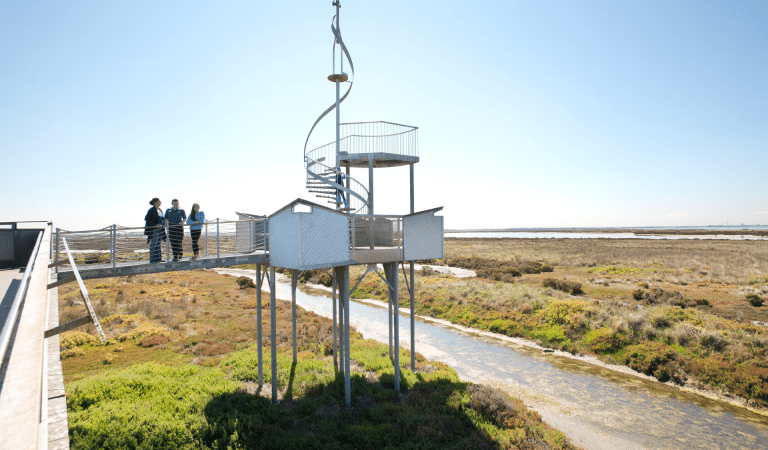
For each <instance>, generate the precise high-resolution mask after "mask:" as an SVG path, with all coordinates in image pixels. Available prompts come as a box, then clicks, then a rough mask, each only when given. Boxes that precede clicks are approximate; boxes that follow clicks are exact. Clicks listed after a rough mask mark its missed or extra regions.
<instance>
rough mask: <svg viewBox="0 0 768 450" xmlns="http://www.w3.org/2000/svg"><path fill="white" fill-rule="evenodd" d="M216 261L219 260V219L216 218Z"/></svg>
mask: <svg viewBox="0 0 768 450" xmlns="http://www.w3.org/2000/svg"><path fill="white" fill-rule="evenodd" d="M216 259H219V218H218V217H217V218H216Z"/></svg>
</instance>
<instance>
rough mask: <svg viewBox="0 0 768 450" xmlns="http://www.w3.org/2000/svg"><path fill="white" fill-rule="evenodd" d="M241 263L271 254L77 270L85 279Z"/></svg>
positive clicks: (65, 272) (65, 273) (64, 273)
mask: <svg viewBox="0 0 768 450" xmlns="http://www.w3.org/2000/svg"><path fill="white" fill-rule="evenodd" d="M241 264H269V254H267V253H257V254H250V255H236V256H222V257H220V258H216V256H207V257H206V256H204V257H200V258H199V259H195V260H191V259H189V258H187V259H182V260H181V261H177V262H159V263H155V264H150V263H148V262H147V261H136V262H123V263H117V264H116V265H115V267H114V268H113V267H112V265H111V264H92V265H89V264H84V265H80V264H78V265H77V271H78V272H80V276H81V277H82V278H83V279H84V280H89V279H93V278H110V277H124V276H128V275H145V274H150V273H163V272H176V271H179V270H195V269H214V268H217V267H231V266H239V265H241ZM71 276H72V270H71V269H70V268H69V267H67V266H65V267H62V268H61V269H59V273H58V279H59V280H63V279H66V278H69V277H71Z"/></svg>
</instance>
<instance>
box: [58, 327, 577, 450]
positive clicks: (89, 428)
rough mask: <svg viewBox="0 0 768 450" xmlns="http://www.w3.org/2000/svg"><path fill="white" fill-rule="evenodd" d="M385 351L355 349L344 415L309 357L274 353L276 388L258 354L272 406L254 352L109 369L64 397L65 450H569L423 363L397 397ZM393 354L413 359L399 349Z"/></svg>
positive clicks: (533, 418)
mask: <svg viewBox="0 0 768 450" xmlns="http://www.w3.org/2000/svg"><path fill="white" fill-rule="evenodd" d="M387 351H388V350H387V346H386V345H385V344H380V343H377V342H373V341H363V340H361V339H355V340H354V341H353V342H352V357H353V358H354V359H355V361H357V363H358V364H360V365H361V366H362V367H363V369H362V370H363V372H361V371H359V370H355V371H353V372H352V374H351V375H352V377H351V382H352V389H353V396H352V402H353V409H351V410H347V409H346V408H345V407H344V378H343V377H341V376H339V375H337V374H336V373H335V370H334V368H333V363H332V361H330V360H328V359H316V358H315V357H314V355H312V354H308V355H303V356H302V357H300V358H299V362H298V363H297V364H295V365H293V364H292V360H291V357H290V352H287V351H280V352H279V353H278V361H277V366H278V374H277V377H276V380H275V379H274V378H273V377H272V374H271V364H270V359H269V354H268V352H267V354H265V355H264V378H265V382H266V383H270V382H276V383H277V386H278V389H279V392H280V393H281V394H282V401H281V403H280V404H279V405H272V404H271V403H270V401H269V399H268V398H265V397H263V396H261V395H258V394H259V389H258V388H257V387H256V386H255V385H254V383H253V382H254V381H255V380H256V375H257V374H256V367H255V365H256V349H255V348H248V349H245V350H241V351H237V352H234V353H232V354H231V355H229V356H228V357H227V358H226V359H225V360H224V361H223V362H222V363H221V364H220V366H219V367H213V368H209V367H200V366H195V365H189V364H188V365H184V366H177V367H168V366H164V365H159V364H153V363H150V364H144V365H139V366H133V367H130V368H128V369H124V370H109V371H106V372H104V373H101V374H100V375H96V376H92V377H89V378H86V379H82V380H78V381H75V382H73V383H70V384H69V385H68V386H67V409H68V413H69V427H70V428H69V437H70V444H71V448H72V449H73V450H85V449H88V450H90V449H124V448H141V449H146V450H151V449H166V448H174V449H227V448H231V449H245V448H248V449H250V448H254V449H256V448H444V447H445V448H447V447H450V448H534V447H533V446H531V442H537V443H538V445H537V446H536V447H535V448H550V449H561V450H567V449H572V448H574V447H573V446H572V445H571V444H570V443H569V442H568V441H567V440H566V438H565V436H564V435H563V434H562V433H561V432H559V431H557V430H554V429H552V428H551V427H549V426H548V425H546V424H545V423H543V422H542V421H541V416H539V415H538V413H536V412H534V411H529V410H528V409H527V408H526V407H525V405H523V404H522V403H521V402H520V401H519V400H516V399H512V398H510V397H509V396H507V395H506V394H505V393H503V392H501V391H499V390H498V389H494V388H490V387H486V386H478V385H472V384H469V383H464V382H461V381H460V380H459V378H458V375H457V374H456V372H455V371H454V370H453V369H451V368H450V367H448V366H446V365H444V364H442V363H439V362H432V361H426V360H425V359H424V358H423V357H422V356H421V355H417V361H418V364H417V369H420V370H419V373H418V374H414V373H413V372H411V371H410V370H408V369H407V368H405V367H403V368H402V370H401V374H402V386H403V387H404V388H406V389H408V391H409V392H408V395H407V396H403V397H402V398H400V397H398V395H397V394H396V393H395V392H394V391H393V390H392V389H391V383H392V379H393V378H392V373H393V370H394V369H393V367H392V364H391V362H390V360H389V358H388V357H387ZM401 355H402V359H401V360H402V361H408V360H409V359H410V358H409V354H408V352H407V351H406V350H401ZM405 364H406V365H407V362H406V363H405ZM263 389H264V390H265V391H266V392H269V391H270V389H269V386H268V385H267V386H264V387H263ZM262 392H263V391H262Z"/></svg>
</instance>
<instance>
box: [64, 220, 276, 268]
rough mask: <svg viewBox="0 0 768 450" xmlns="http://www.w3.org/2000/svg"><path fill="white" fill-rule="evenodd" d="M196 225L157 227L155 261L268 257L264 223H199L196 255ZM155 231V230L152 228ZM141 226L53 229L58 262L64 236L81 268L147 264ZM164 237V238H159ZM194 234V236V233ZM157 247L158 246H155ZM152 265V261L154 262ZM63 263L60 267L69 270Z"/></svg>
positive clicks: (148, 241) (145, 239) (145, 238)
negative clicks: (54, 230) (255, 255)
mask: <svg viewBox="0 0 768 450" xmlns="http://www.w3.org/2000/svg"><path fill="white" fill-rule="evenodd" d="M193 226H196V225H187V224H184V225H171V226H169V225H168V224H166V225H164V226H162V227H160V228H158V230H159V237H160V238H161V241H160V245H159V249H157V247H156V251H159V254H158V255H157V257H158V259H159V261H158V262H168V261H172V260H173V259H174V257H175V256H176V257H180V258H182V259H185V260H188V259H191V257H193V256H195V255H196V256H197V259H207V258H221V257H225V256H237V255H249V254H254V253H260V254H263V255H264V256H266V254H267V220H266V218H254V219H247V220H220V219H215V220H212V221H208V222H205V223H204V224H200V225H198V226H200V228H201V229H200V230H199V232H200V235H199V238H197V247H198V248H197V252H194V248H193V244H194V243H193V239H192V237H193V236H192V229H191V227H193ZM152 231H154V229H152ZM144 232H145V228H144V227H123V226H119V225H111V226H109V227H106V228H102V229H100V230H88V231H68V230H60V229H57V230H56V236H55V240H56V242H55V252H56V262H59V257H60V254H61V252H60V250H59V249H60V248H63V245H61V240H62V238H64V237H66V239H67V243H68V245H69V248H70V250H71V252H72V255H73V257H74V262H75V264H76V265H78V266H80V267H86V266H88V265H98V266H107V267H109V266H111V267H112V268H116V267H118V266H124V265H131V264H143V263H148V262H150V251H151V249H150V246H151V245H152V238H151V237H150V236H147V235H145V234H144ZM163 234H164V235H165V239H162V236H163ZM195 234H197V233H195ZM155 245H157V244H155ZM153 262H154V261H153ZM68 266H69V263H68V262H62V263H61V265H60V267H68Z"/></svg>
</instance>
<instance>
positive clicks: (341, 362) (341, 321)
mask: <svg viewBox="0 0 768 450" xmlns="http://www.w3.org/2000/svg"><path fill="white" fill-rule="evenodd" d="M336 269H337V268H336V267H334V268H333V270H334V272H336ZM339 276H340V275H339V273H338V272H337V273H336V287H337V288H338V290H339V373H342V374H343V373H344V355H345V348H346V347H345V346H344V302H343V300H342V299H343V298H344V296H343V295H342V291H343V290H344V288H343V286H342V284H341V278H339ZM347 292H349V291H347Z"/></svg>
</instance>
